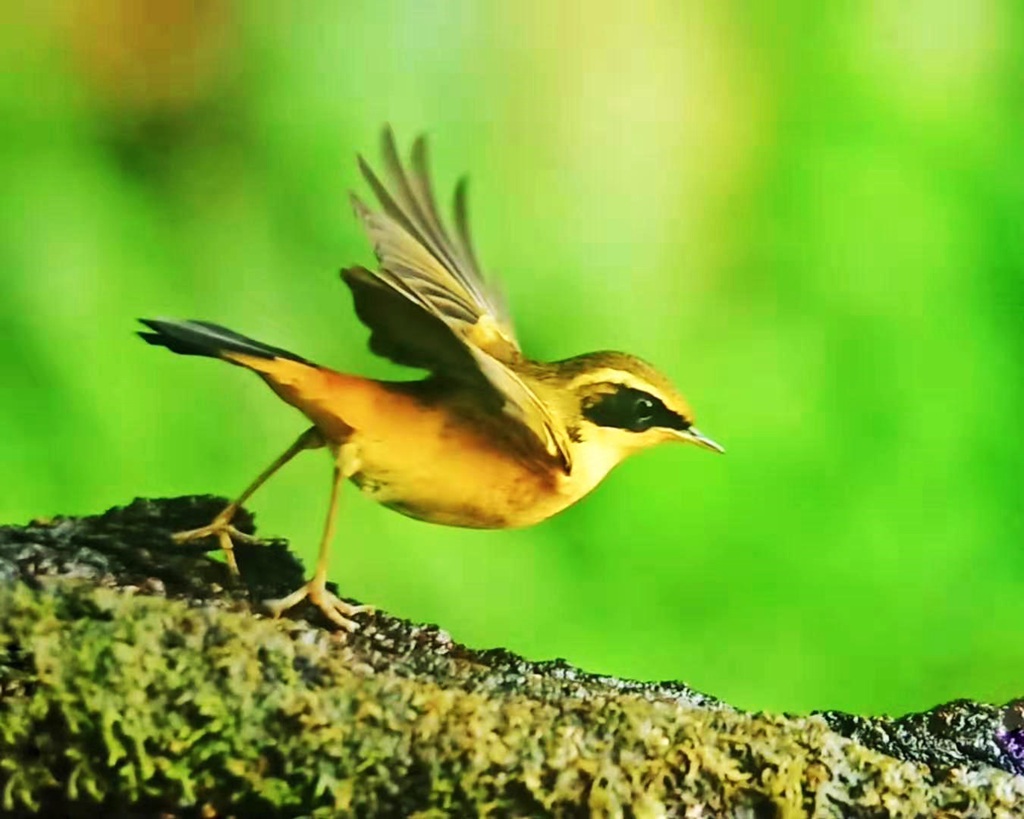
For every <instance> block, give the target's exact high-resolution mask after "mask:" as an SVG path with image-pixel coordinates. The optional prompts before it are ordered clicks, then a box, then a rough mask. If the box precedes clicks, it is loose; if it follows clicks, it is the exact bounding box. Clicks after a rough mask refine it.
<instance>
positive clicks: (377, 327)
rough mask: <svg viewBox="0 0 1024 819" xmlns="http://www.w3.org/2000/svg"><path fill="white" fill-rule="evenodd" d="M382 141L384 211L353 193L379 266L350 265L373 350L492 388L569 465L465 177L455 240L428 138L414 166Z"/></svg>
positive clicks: (564, 439) (348, 275)
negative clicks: (530, 375)
mask: <svg viewBox="0 0 1024 819" xmlns="http://www.w3.org/2000/svg"><path fill="white" fill-rule="evenodd" d="M382 141H383V155H384V164H385V167H386V169H387V173H388V176H389V178H390V182H391V187H390V188H389V187H387V186H385V185H384V184H383V183H382V182H381V180H380V179H379V178H378V177H377V175H376V174H375V173H374V172H373V170H372V169H371V168H370V166H369V165H367V163H366V162H365V161H364V160H363V159H362V157H360V159H359V166H360V168H361V169H362V172H363V175H364V176H365V177H366V180H367V182H368V183H369V185H370V187H371V188H372V189H373V192H374V194H375V195H376V197H377V199H378V201H379V202H380V206H381V211H372V210H370V208H368V207H367V206H366V205H365V204H363V202H362V201H360V200H359V199H358V198H357V197H355V196H353V197H352V198H353V203H354V205H355V209H356V213H357V214H358V216H359V218H360V219H361V221H362V223H363V226H364V227H365V229H366V232H367V234H368V235H369V237H370V241H371V242H372V243H373V249H374V253H375V254H376V256H377V260H378V261H379V263H380V267H379V269H378V270H376V271H369V270H366V269H364V268H351V269H348V270H345V271H342V276H343V278H344V279H345V282H346V284H348V286H349V288H350V289H351V290H352V294H353V296H354V298H355V302H356V312H357V314H358V315H359V318H360V320H361V321H362V322H363V323H364V324H366V325H367V326H368V327H369V328H370V330H371V331H372V335H371V339H370V347H371V349H372V350H373V351H374V352H376V353H378V354H379V355H383V356H385V357H387V358H390V359H391V360H392V361H395V362H397V363H399V364H406V365H409V366H414V367H422V368H425V369H428V370H431V371H432V372H434V373H436V374H437V375H438V376H441V377H445V378H451V379H455V380H462V381H466V382H473V383H476V384H479V385H481V386H483V387H484V388H490V389H493V390H494V391H495V392H496V393H497V395H498V396H499V397H500V398H501V402H502V406H503V409H504V411H505V412H506V413H507V414H508V415H509V416H510V417H511V418H513V419H515V420H517V421H519V422H520V423H522V424H523V425H524V426H525V427H526V428H527V429H529V430H530V431H532V432H533V433H534V434H535V435H536V437H537V438H538V439H539V440H540V443H541V444H542V445H543V446H544V448H545V449H546V450H547V452H548V453H549V454H550V455H551V456H552V457H554V458H556V459H558V460H559V461H561V463H562V465H563V466H564V468H565V469H566V471H568V469H569V468H570V465H571V462H570V458H569V442H568V436H567V433H566V431H565V427H564V425H562V424H561V423H560V422H559V421H558V419H557V418H555V417H554V416H553V415H552V413H551V412H550V411H549V410H548V409H547V407H546V406H545V405H544V403H543V402H542V401H541V400H540V399H539V398H538V397H537V395H536V394H535V393H534V391H533V390H532V389H531V388H530V386H529V385H528V384H527V383H526V382H525V381H524V380H523V379H522V377H521V376H520V375H519V374H518V373H517V372H516V371H515V369H514V366H513V365H514V364H515V363H516V362H517V361H520V360H521V358H522V356H521V353H520V349H519V342H518V341H517V340H516V337H515V332H514V331H513V329H512V323H511V321H510V319H509V317H508V314H507V312H506V311H505V309H504V304H503V301H502V299H501V298H500V296H498V295H497V293H496V291H495V290H494V289H493V288H492V287H491V286H490V285H488V283H487V282H486V281H485V280H484V278H483V276H482V275H481V273H480V269H479V266H478V264H477V261H476V257H475V254H474V252H473V246H472V242H471V241H470V236H469V227H468V220H467V216H466V186H465V182H464V181H463V182H460V184H459V185H458V187H457V188H456V191H455V226H456V232H455V234H454V239H453V237H452V235H450V234H449V233H448V230H447V229H446V228H445V225H444V222H443V221H442V219H441V217H440V214H439V211H438V209H437V204H436V202H435V199H434V194H433V189H432V187H431V184H430V175H429V171H428V167H427V146H426V141H425V140H424V139H423V137H420V138H419V139H417V140H416V143H415V145H414V146H413V150H412V165H411V172H409V173H407V172H406V169H405V168H404V167H403V165H402V162H401V160H400V159H399V156H398V151H397V149H396V147H395V139H394V135H393V134H392V132H391V129H390V128H386V129H385V130H384V134H383V140H382Z"/></svg>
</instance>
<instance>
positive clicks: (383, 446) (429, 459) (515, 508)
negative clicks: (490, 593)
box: [349, 433, 575, 529]
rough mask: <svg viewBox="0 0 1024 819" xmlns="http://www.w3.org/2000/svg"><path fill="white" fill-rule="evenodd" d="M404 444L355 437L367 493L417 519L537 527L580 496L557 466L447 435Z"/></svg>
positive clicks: (358, 480)
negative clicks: (568, 487)
mask: <svg viewBox="0 0 1024 819" xmlns="http://www.w3.org/2000/svg"><path fill="white" fill-rule="evenodd" d="M426 440H427V441H431V440H433V441H434V443H433V444H431V443H422V442H421V443H420V445H418V446H416V447H408V448H396V447H395V446H394V445H393V444H392V443H391V442H385V441H381V440H374V439H372V438H368V437H365V436H360V435H359V434H358V433H357V434H356V435H354V436H353V437H352V439H350V442H349V446H352V448H353V451H354V456H355V458H356V461H357V464H358V471H356V472H355V473H354V474H353V475H352V480H353V482H354V483H355V484H356V485H357V486H358V487H359V488H360V490H361V491H362V492H363V494H365V495H367V496H368V497H370V498H372V499H373V500H375V501H377V502H378V503H381V504H383V505H385V506H387V507H389V508H391V509H394V510H395V511H397V512H401V513H402V514H404V515H408V516H409V517H413V518H418V519H420V520H425V521H429V522H431V523H440V524H444V525H447V526H463V527H469V528H474V529H504V528H513V527H520V526H530V525H532V524H534V523H539V522H540V521H542V520H544V519H545V518H548V517H550V516H551V515H554V514H556V513H557V512H559V511H561V510H562V509H564V508H565V507H566V506H568V505H569V504H570V503H572V502H573V500H575V498H574V497H572V496H571V494H568V493H566V492H564V491H563V486H562V482H561V481H559V480H557V479H556V477H555V476H554V475H552V474H551V473H550V471H549V468H538V467H537V465H535V464H531V463H529V462H526V461H523V460H520V459H518V458H516V457H515V456H514V455H510V454H507V453H504V452H500V451H498V450H495V449H489V448H488V447H487V446H486V442H482V441H474V440H471V439H464V440H459V441H452V440H449V439H447V438H445V437H439V438H434V439H432V438H430V437H427V438H426Z"/></svg>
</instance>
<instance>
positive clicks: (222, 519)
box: [172, 427, 324, 575]
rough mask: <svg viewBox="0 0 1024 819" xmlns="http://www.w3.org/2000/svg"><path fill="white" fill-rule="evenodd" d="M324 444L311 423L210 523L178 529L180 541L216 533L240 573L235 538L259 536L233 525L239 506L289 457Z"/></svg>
mask: <svg viewBox="0 0 1024 819" xmlns="http://www.w3.org/2000/svg"><path fill="white" fill-rule="evenodd" d="M323 445H324V441H323V438H321V437H320V433H319V432H317V431H316V427H310V428H309V429H307V430H306V431H305V432H303V433H302V434H301V435H300V436H299V437H298V438H297V439H296V441H295V443H293V444H292V445H291V446H290V447H288V449H286V450H285V451H284V452H283V453H282V454H281V455H280V456H279V457H278V458H277V459H276V460H275V461H274V462H273V463H272V464H271V465H270V466H268V467H267V468H266V469H264V470H263V471H262V472H261V473H260V475H259V477H258V478H256V480H254V481H253V482H252V483H251V484H249V486H248V487H246V489H245V491H244V492H243V493H242V494H241V495H239V496H238V498H237V499H236V500H234V501H232V502H231V503H229V504H228V505H227V506H225V507H224V509H223V511H222V512H221V513H220V514H219V515H217V517H215V518H214V519H213V520H212V521H211V522H210V523H209V524H207V525H206V526H200V527H199V528H198V529H189V530H188V531H187V532H176V533H175V534H174V535H172V537H173V538H174V540H175V542H176V543H186V542H187V541H190V540H199V539H200V538H204V537H211V536H212V537H216V538H217V540H218V541H219V542H220V548H221V551H223V552H224V557H225V559H226V560H227V564H228V569H230V571H231V573H232V574H234V575H237V574H238V573H239V572H238V563H237V561H236V560H235V545H234V543H233V541H232V538H234V539H235V540H238V541H241V542H242V543H251V542H253V541H254V540H256V538H254V537H253V536H252V535H247V534H245V532H240V531H238V529H236V528H235V527H234V526H232V525H231V519H232V518H233V517H234V516H235V513H236V512H237V511H238V510H239V508H240V507H241V506H242V504H243V503H245V502H246V501H247V500H248V499H249V498H250V497H252V495H253V493H254V492H255V491H256V490H257V489H259V488H260V487H261V486H263V484H265V483H266V482H267V481H268V480H269V479H270V476H271V475H273V474H274V473H275V472H277V470H279V469H280V468H281V467H282V466H284V465H285V464H286V463H288V461H290V460H291V459H292V458H294V457H295V456H296V455H298V454H299V453H300V452H303V451H305V450H307V449H317V448H319V447H322V446H323Z"/></svg>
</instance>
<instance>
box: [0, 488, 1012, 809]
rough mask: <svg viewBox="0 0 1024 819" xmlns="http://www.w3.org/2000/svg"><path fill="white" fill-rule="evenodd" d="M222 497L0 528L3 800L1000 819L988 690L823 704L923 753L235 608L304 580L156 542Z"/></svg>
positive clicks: (601, 680) (264, 563)
mask: <svg viewBox="0 0 1024 819" xmlns="http://www.w3.org/2000/svg"><path fill="white" fill-rule="evenodd" d="M221 504H222V501H220V500H218V499H215V498H183V499H177V500H174V501H138V502H136V503H133V504H131V505H130V506H128V507H125V508H123V509H115V510H111V511H110V512H107V513H105V514H104V515H100V516H97V517H94V518H81V519H66V520H59V521H54V522H53V523H51V524H38V525H33V526H29V527H7V528H4V527H0V814H4V815H19V814H29V813H33V812H34V813H41V814H44V815H48V816H52V815H58V816H95V815H107V814H112V815H124V814H130V815H132V816H138V817H142V816H153V817H156V816H164V817H174V816H202V817H214V816H218V815H232V816H271V817H275V816H300V815H301V816H310V815H312V816H331V815H349V814H356V815H373V814H386V815H417V816H438V815H447V814H461V815H478V814H483V815H487V814H491V815H497V816H507V815H521V816H530V815H536V814H541V813H554V814H575V815H580V814H587V813H593V814H596V815H607V816H627V815H628V816H636V817H657V816H663V815H689V816H702V817H710V816H744V817H758V818H760V817H803V816H808V815H813V816H844V817H845V816H863V817H884V816H906V817H911V816H935V815H942V816H947V817H953V816H971V817H974V816H994V817H998V816H1005V817H1011V816H1017V815H1020V814H1021V811H1020V809H1019V808H1018V807H1017V805H1018V803H1020V804H1024V778H1014V777H1012V776H1010V775H1008V774H1005V773H1002V772H1000V771H998V770H995V769H993V768H987V767H985V766H984V765H983V764H981V763H979V762H978V761H977V760H979V759H987V758H989V757H984V756H982V754H985V753H989V754H990V756H991V758H993V759H996V760H997V761H998V756H997V755H996V756H992V754H996V753H997V751H998V749H996V751H991V749H989V748H988V746H987V745H986V743H988V744H989V745H991V744H993V739H992V734H993V728H992V724H993V723H992V720H993V719H996V717H994V716H993V712H995V711H996V710H997V709H991V708H988V709H985V708H981V707H978V708H975V707H968V706H970V704H967V705H963V706H962V707H952V706H949V707H947V708H945V709H936V710H935V711H933V712H931V714H930V715H916V716H913V717H911V718H907V719H909V720H910V721H909V722H907V721H900V722H898V723H894V722H886V721H877V720H865V719H860V718H853V717H849V716H848V715H847V716H843V715H829V717H828V718H829V719H830V720H831V721H832V722H833V724H837V723H842V722H843V720H846V721H849V720H854V721H855V725H854V726H853V727H854V730H855V731H856V732H857V733H858V735H863V736H864V737H866V738H867V739H865V741H871V742H873V743H875V744H879V743H880V742H882V741H884V742H891V744H892V747H893V748H894V751H893V752H894V753H900V751H899V748H903V749H904V750H905V749H907V748H911V749H912V753H913V754H916V755H917V758H920V756H921V755H922V754H925V753H929V743H931V744H932V745H935V747H936V748H937V750H938V752H939V755H938V756H936V757H935V758H936V759H939V760H942V762H941V764H933V765H932V767H930V768H929V767H927V766H926V765H924V764H922V763H920V762H908V761H900V760H898V759H895V758H893V757H891V756H886V755H885V754H882V753H879V752H878V751H875V750H870V749H868V748H866V747H865V746H864V745H862V744H860V743H858V742H857V741H854V740H850V739H846V738H844V737H843V736H841V735H840V734H839V733H836V732H835V731H834V730H833V729H832V728H830V727H829V724H828V723H827V722H826V720H825V718H822V717H808V718H802V719H794V718H785V717H776V716H766V715H758V714H744V713H740V712H737V711H735V710H733V709H731V708H729V707H728V706H725V705H723V704H722V703H719V702H717V701H715V700H714V699H712V698H709V697H706V696H704V695H701V694H699V693H698V692H695V691H693V690H691V689H689V688H687V687H686V686H685V685H682V684H672V683H666V684H642V683H635V682H630V681H627V680H619V679H615V678H607V677H599V676H595V675H589V674H586V673H584V672H581V671H579V670H578V669H575V668H572V667H571V666H569V665H567V664H565V663H563V662H559V661H555V662H549V663H531V662H528V661H526V660H524V659H522V658H520V657H517V656H516V655H514V654H511V653H509V652H506V651H502V650H494V651H485V652H476V651H472V650H470V649H467V648H465V647H463V646H459V645H458V644H456V643H453V642H452V641H451V639H450V638H449V637H448V636H447V635H446V634H445V633H444V632H443V631H440V630H438V629H437V628H434V627H428V626H420V625H416V624H412V623H409V622H407V621H403V620H398V619H396V618H394V617H390V616H388V615H387V614H385V613H378V614H376V615H374V616H373V617H372V618H365V617H361V618H360V619H361V623H362V628H361V629H360V631H359V632H357V633H356V634H354V635H351V636H346V635H341V634H337V633H335V632H332V631H329V630H325V629H321V628H318V627H316V626H315V625H310V624H308V623H306V622H303V621H295V620H280V621H277V620H269V619H266V618H264V617H261V616H258V615H256V614H255V613H254V611H253V608H252V607H251V606H250V604H249V603H248V602H247V596H248V595H252V597H253V599H256V600H259V599H263V598H266V597H273V596H278V595H280V594H282V593H284V592H287V591H290V590H291V588H294V586H295V585H296V584H297V583H298V582H299V578H300V577H301V567H299V566H298V565H297V564H296V563H295V561H294V560H293V558H292V557H291V556H290V555H289V554H288V552H287V550H286V549H285V547H284V544H282V543H277V544H274V545H271V546H266V545H257V546H247V547H246V548H244V549H243V548H241V547H240V548H239V550H238V557H239V561H240V562H241V563H242V564H243V571H244V573H245V576H246V580H247V582H248V584H249V587H248V589H243V588H238V587H232V586H231V584H230V583H229V581H228V578H227V577H226V575H225V573H224V567H223V565H222V564H219V563H216V562H214V561H211V560H209V559H208V558H207V557H206V556H205V555H203V554H202V553H200V552H197V551H196V550H194V549H193V550H189V549H185V548H182V547H180V546H177V545H176V544H173V543H171V542H170V540H169V538H168V537H167V532H168V531H173V530H176V529H183V528H190V527H191V526H195V525H198V524H199V523H201V522H203V521H204V520H209V519H210V518H211V517H212V516H213V514H215V513H216V511H217V509H219V508H220V506H221ZM242 520H243V521H245V525H247V526H248V525H249V523H251V521H248V520H247V519H245V517H244V516H242ZM225 588H229V589H230V591H225V590H224V589H225ZM297 613H298V614H302V613H312V612H311V610H310V609H308V608H307V609H304V610H300V611H299V612H297ZM933 723H934V724H936V725H938V726H940V727H942V729H943V730H942V731H941V732H936V731H934V730H931V731H929V730H924V729H926V728H928V726H929V725H931V724H933ZM961 723H969V724H970V725H973V726H974V728H972V729H971V730H970V731H966V732H964V731H962V730H961V728H959V727H957V726H959V725H960V724H961ZM975 729H976V730H975ZM972 731H973V733H972ZM881 735H885V736H884V737H883V736H881ZM910 740H912V742H911V741H910ZM957 744H959V745H960V746H961V747H963V748H965V749H967V751H966V752H965V753H962V755H961V756H960V757H957V756H956V755H955V754H954V746H955V745H957ZM950 760H959V761H958V762H956V763H950V762H949V761H950ZM957 764H959V767H956V765H957ZM687 811H689V813H687Z"/></svg>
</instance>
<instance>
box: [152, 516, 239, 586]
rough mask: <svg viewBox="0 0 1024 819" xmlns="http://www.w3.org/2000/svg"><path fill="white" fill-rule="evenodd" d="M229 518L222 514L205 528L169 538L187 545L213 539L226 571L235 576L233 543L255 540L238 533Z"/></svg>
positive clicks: (236, 566)
mask: <svg viewBox="0 0 1024 819" xmlns="http://www.w3.org/2000/svg"><path fill="white" fill-rule="evenodd" d="M229 521H230V517H225V515H224V514H223V513H222V514H220V515H218V516H217V517H216V518H214V519H213V521H212V522H211V523H208V524H207V525H206V526H200V527H199V528H198V529H189V530H188V531H185V532H175V533H174V534H173V535H171V537H172V538H173V539H174V542H175V543H188V542H190V541H193V540H202V539H203V538H205V537H215V538H217V541H218V542H219V543H220V548H221V551H222V552H224V558H225V560H226V561H227V564H228V569H229V570H230V571H231V574H233V575H235V576H237V575H238V574H239V571H238V561H236V560H235V543H234V541H236V540H237V541H238V542H240V543H255V542H256V538H254V537H253V536H252V535H247V534H246V533H245V532H242V531H239V530H238V529H236V528H235V527H234V526H232V525H231V524H230V523H229Z"/></svg>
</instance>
